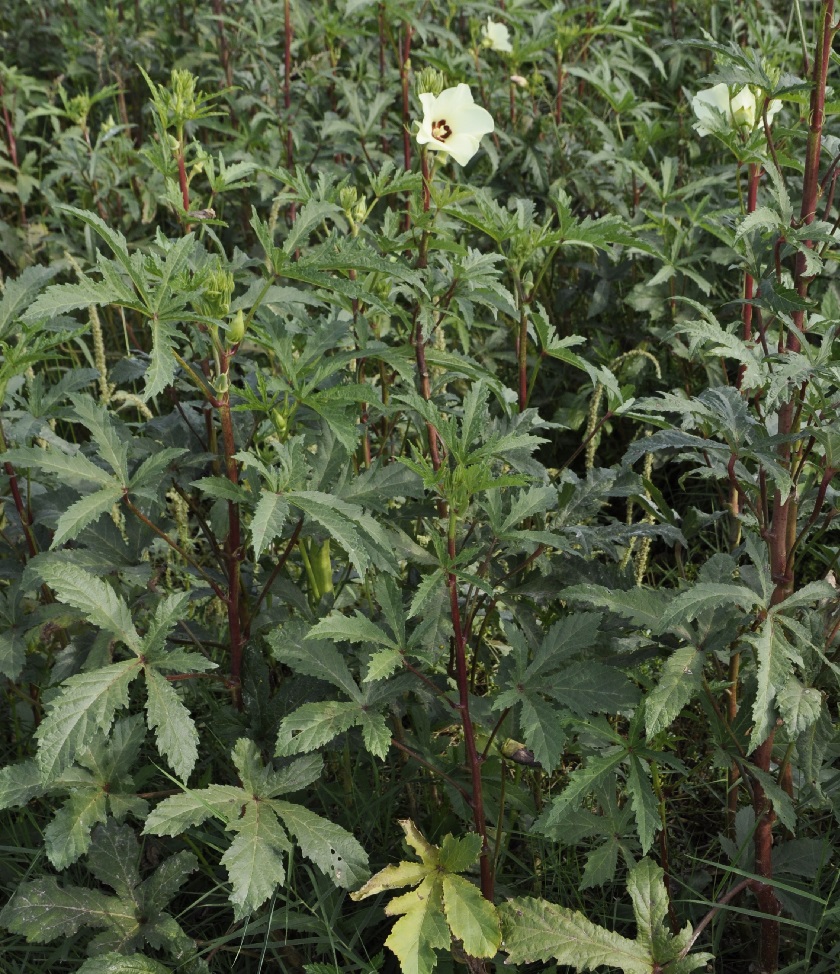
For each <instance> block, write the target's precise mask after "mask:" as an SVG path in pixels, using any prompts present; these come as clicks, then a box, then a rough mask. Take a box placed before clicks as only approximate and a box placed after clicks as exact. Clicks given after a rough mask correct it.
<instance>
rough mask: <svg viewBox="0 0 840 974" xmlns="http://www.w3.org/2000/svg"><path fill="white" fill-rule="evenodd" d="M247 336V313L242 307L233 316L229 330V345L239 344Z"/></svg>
mask: <svg viewBox="0 0 840 974" xmlns="http://www.w3.org/2000/svg"><path fill="white" fill-rule="evenodd" d="M244 337H245V315H244V314H243V313H242V309H241V308H240V309H239V311H237V312H236V314H235V315H234V316H233V321H232V322H231V323H230V327H229V328H228V330H227V340H228V344H229V345H238V344H239V343H240V342H241V341H242V339H243V338H244Z"/></svg>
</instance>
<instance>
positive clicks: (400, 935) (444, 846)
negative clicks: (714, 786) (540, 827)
mask: <svg viewBox="0 0 840 974" xmlns="http://www.w3.org/2000/svg"><path fill="white" fill-rule="evenodd" d="M400 826H401V827H402V830H403V832H404V833H405V838H406V842H407V843H408V845H409V846H410V847H411V848H412V849H413V850H414V852H415V853H416V854H417V856H418V857H419V858H420V860H421V862H419V863H417V862H401V863H399V864H398V865H395V866H386V867H385V868H384V869H383V870H381V871H380V872H378V873H377V874H376V875H375V876H372V877H371V878H370V879H369V880H368V881H367V883H365V885H364V886H363V887H362V888H361V889H360V890H358V891H357V892H355V893H351V894H350V897H351V899H353V900H362V899H364V898H365V897H367V896H372V895H374V894H375V893H381V892H383V891H384V890H390V889H397V888H399V887H402V886H416V889H413V890H410V891H409V892H407V893H403V894H402V895H401V896H396V897H394V899H392V900H391V901H390V902H389V903H388V904H387V906H386V907H385V913H386V914H387V915H388V916H399V917H400V918H401V919H399V920H398V921H397V922H396V923H395V924H394V926H393V928H392V930H391V934H390V936H389V937H388V939H387V940H386V941H385V946H386V947H389V948H390V949H391V950H392V951H393V952H394V953H395V954H396V955H397V957H398V958H399V961H400V965H401V967H402V969H403V971H404V972H406V971H412V972H414V974H430V972H431V971H432V970H433V969H434V967H435V965H436V964H437V954H436V951H437V950H442V949H445V948H448V947H449V946H450V940H451V937H453V936H454V937H456V938H457V939H459V940H461V941H462V942H463V945H464V950H466V952H467V953H468V954H470V955H471V956H473V957H492V956H493V955H494V954H495V953H496V951H497V950H498V949H499V944H500V943H501V927H500V924H499V917H498V914H497V912H496V908H495V907H494V906H493V904H492V903H490V902H489V901H488V900H486V899H485V898H484V897H483V896H482V894H481V891H480V890H479V889H478V888H477V887H476V886H474V885H473V884H472V883H471V882H470V881H469V880H467V879H464V878H463V877H462V876H459V875H458V873H459V872H461V871H463V870H465V869H468V868H469V867H470V866H471V865H472V864H473V863H474V862H475V861H476V859H477V858H478V856H479V853H480V852H481V838H480V836H478V835H475V834H470V835H465V836H461V837H459V838H455V837H454V836H452V835H447V836H445V837H444V839H443V842H442V843H441V845H440V848H437V847H436V846H433V845H432V844H431V843H430V842H429V841H428V840H427V839H426V838H425V837H424V836H423V834H422V833H421V832H420V830H419V829H418V828H417V826H416V825H415V824H414V823H413V822H412V821H410V820H407V819H406V820H404V821H401V822H400Z"/></svg>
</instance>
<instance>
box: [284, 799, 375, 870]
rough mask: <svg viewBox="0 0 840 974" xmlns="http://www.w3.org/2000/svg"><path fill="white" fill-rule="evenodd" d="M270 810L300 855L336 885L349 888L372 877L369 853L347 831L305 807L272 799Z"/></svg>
mask: <svg viewBox="0 0 840 974" xmlns="http://www.w3.org/2000/svg"><path fill="white" fill-rule="evenodd" d="M271 807H272V809H273V810H274V811H275V812H276V813H277V815H279V816H280V819H281V821H282V822H283V824H284V825H285V826H286V828H287V829H288V830H289V832H290V833H291V835H292V836H294V838H295V839H296V840H297V843H298V845H299V846H300V850H301V852H302V853H303V854H304V855H305V856H306V857H307V859H311V860H312V862H314V863H315V865H316V866H318V868H319V869H320V870H321V871H322V872H323V873H325V874H326V875H327V876H329V877H330V878H331V879H332V881H333V882H334V883H335V884H336V886H340V887H342V888H343V889H350V888H352V887H354V886H358V885H359V883H361V882H363V881H364V880H366V879H367V877H368V876H369V875H370V870H369V868H368V857H367V853H366V852H365V850H364V849H363V848H362V847H361V845H359V843H358V842H357V841H356V839H354V838H353V836H352V835H351V834H350V833H349V832H348V831H347V830H346V829H343V828H342V827H341V826H340V825H336V824H335V823H334V822H330V821H329V820H328V819H325V818H323V817H322V816H320V815H316V814H315V812H310V811H309V809H307V808H304V807H303V806H302V805H294V804H292V803H291V802H286V801H280V800H278V799H272V801H271Z"/></svg>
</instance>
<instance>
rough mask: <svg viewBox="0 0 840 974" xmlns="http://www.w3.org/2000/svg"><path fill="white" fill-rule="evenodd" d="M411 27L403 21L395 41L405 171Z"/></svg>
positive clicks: (407, 221)
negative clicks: (400, 90) (398, 69)
mask: <svg viewBox="0 0 840 974" xmlns="http://www.w3.org/2000/svg"><path fill="white" fill-rule="evenodd" d="M412 33H413V29H412V27H411V24H408V23H403V26H402V32H401V36H400V38H399V41H398V43H397V47H398V50H399V59H400V87H401V89H402V123H403V165H404V166H405V169H406V172H408V170H409V169H411V132H410V130H409V126H410V124H411V102H410V100H409V92H408V69H409V64H410V59H411V35H412ZM410 207H411V196H410V194H409V195H407V196H406V201H405V213H404V215H403V229H404V230H408V228H409V227H410V226H411V212H410Z"/></svg>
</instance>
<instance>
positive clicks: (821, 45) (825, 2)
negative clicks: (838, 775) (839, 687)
mask: <svg viewBox="0 0 840 974" xmlns="http://www.w3.org/2000/svg"><path fill="white" fill-rule="evenodd" d="M833 17H834V0H822V3H821V7H820V16H819V18H818V20H817V23H818V25H819V27H818V30H819V34H818V37H817V50H816V57H815V58H814V66H813V74H812V82H813V87H812V89H811V104H810V113H809V119H810V126H809V131H808V142H807V147H806V152H805V167H804V176H803V183H802V207H801V210H800V216H799V225H800V226H807V225H808V224H810V223H812V222H813V221H814V219H815V216H816V210H817V202H818V198H819V191H820V178H819V167H820V150H821V147H822V130H823V124H824V121H825V91H826V78H827V74H828V65H829V61H830V58H831V45H832V41H833V38H834V33H835V29H834V28H833V26H832V21H833ZM806 246H808V247H810V246H812V244H811V242H810V241H807V242H806ZM806 271H807V262H806V258H805V255H804V254H802V253H798V254H797V255H796V260H795V264H794V287H795V289H796V291H797V294H798V295H799V296H800V297H801V298H805V297H806V295H807V293H808V288H809V286H810V283H811V278H810V277H809V276H807V273H806ZM804 330H805V312H804V309H803V310H798V311H795V312H794V313H793V328H791V329H790V330H789V331H788V333H787V336H786V341H785V346H784V347H785V348H786V349H787V350H788V351H790V352H798V351H799V350H800V348H801V336H802V334H803V333H804ZM797 426H798V415H797V409H796V403H795V401H794V399H793V398H791V399H789V400H788V401H787V402H785V403H783V404H782V406H781V407H780V408H779V410H778V415H777V428H778V434H779V437H780V439H783V441H784V442H782V444H781V445H780V446H779V448H778V457H779V460H780V462H781V463H782V465H783V466H785V467H786V468H787V469H789V470H790V469H791V467H792V463H791V459H792V458H791V444H790V442H789V441H788V440H787V438H788V437H789V436H790V434H791V433H792V432H794V431H795V427H797ZM797 511H798V505H797V502H796V499H795V491H792V492H791V494H790V495H789V496H788V497H787V498H785V499H784V500H783V499H782V496H781V493H780V491H778V490H777V491H775V493H774V496H773V514H772V520H771V524H770V531H769V532H768V537H769V548H770V573H771V577H772V579H773V582H774V585H775V588H774V590H773V595H772V597H771V600H770V601H771V605H774V606H775V605H779V604H780V603H781V602H783V601H784V600H785V599H786V598H787V597H788V596H789V595H790V594H791V593H792V591H793V587H794V577H795V564H794V559H793V558H792V554H793V551H794V549H795V545H796V528H797ZM774 736H775V731H774V732H772V733H771V734H770V736H769V737H768V738H767V740H766V741H765V742H764V743H763V744H761V746H760V747H759V748H758V749H757V750H756V752H755V754H754V756H753V763H754V764H755V766H756V767H757V768H759V769H760V770H761V771H764V772H765V773H769V772H770V759H771V755H772V750H773V739H774ZM753 806H754V809H755V816H756V829H755V836H754V840H753V841H754V849H755V864H756V866H755V868H756V872H757V873H758V875H759V876H761V877H762V879H764V880H766V881H768V882H756V883H754V884H753V887H752V888H753V891H754V892H755V895H756V898H757V900H758V906H759V909H760V910H761V912H762V913H763V914H764V917H763V918H762V920H761V945H760V950H759V962H760V964H761V970H762V972H763V974H775V972H776V971H777V970H778V966H779V921H778V919H777V918H778V915H779V912H780V909H781V908H780V905H779V901H778V899H777V897H776V894H775V892H774V890H773V887H772V886H771V885H769V880H771V879H772V876H773V864H772V843H773V823H774V821H775V814H774V813H773V811H772V806H771V804H770V802H769V800H768V799H767V796H766V794H765V792H764V789H763V787H762V786H761V785H760V784H759V783H758V782H755V783H754V784H753Z"/></svg>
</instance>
